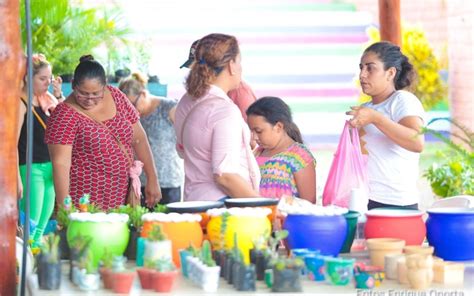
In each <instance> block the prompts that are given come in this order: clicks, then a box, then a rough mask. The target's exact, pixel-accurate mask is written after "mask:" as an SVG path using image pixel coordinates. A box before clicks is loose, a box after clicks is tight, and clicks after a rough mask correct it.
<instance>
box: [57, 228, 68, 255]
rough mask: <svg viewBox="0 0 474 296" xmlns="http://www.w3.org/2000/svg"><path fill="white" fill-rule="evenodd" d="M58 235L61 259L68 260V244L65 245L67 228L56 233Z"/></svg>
mask: <svg viewBox="0 0 474 296" xmlns="http://www.w3.org/2000/svg"><path fill="white" fill-rule="evenodd" d="M58 234H59V246H58V247H59V250H60V254H61V259H69V256H70V254H69V253H70V249H69V244H68V243H67V238H66V234H67V228H63V229H61V230H59V231H58Z"/></svg>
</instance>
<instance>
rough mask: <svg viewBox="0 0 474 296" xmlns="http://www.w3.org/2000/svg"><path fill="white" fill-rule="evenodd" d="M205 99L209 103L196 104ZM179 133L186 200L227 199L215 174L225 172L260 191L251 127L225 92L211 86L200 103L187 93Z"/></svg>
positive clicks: (178, 116) (177, 122) (180, 108)
mask: <svg viewBox="0 0 474 296" xmlns="http://www.w3.org/2000/svg"><path fill="white" fill-rule="evenodd" d="M203 100H209V101H208V102H203V103H202V104H199V105H196V104H198V103H199V102H201V101H203ZM194 106H196V110H194V111H192V113H190V112H191V110H192V108H193V107H194ZM188 113H190V115H189V118H187V119H186V116H187V115H188ZM185 120H186V122H185V126H184V127H183V123H184V121H185ZM182 128H183V130H182V131H181V129H182ZM175 131H176V138H177V141H176V142H177V147H176V149H177V150H178V153H179V154H180V156H182V157H183V158H184V172H185V184H184V199H185V200H218V199H221V198H223V197H225V196H226V194H225V193H224V192H223V191H222V190H221V189H220V188H219V187H218V186H217V184H216V183H215V182H214V174H217V175H222V174H223V173H235V174H239V175H240V176H242V178H244V179H245V180H247V181H248V182H249V184H252V187H253V188H254V189H255V190H256V191H257V192H258V188H259V182H260V172H259V168H258V164H257V162H256V160H255V157H254V156H253V154H252V151H251V149H250V131H249V128H248V126H247V124H246V123H245V121H244V120H243V118H242V115H241V114H240V111H239V109H238V108H237V106H236V105H235V104H234V103H232V101H231V100H230V98H229V97H228V96H227V94H226V93H225V92H224V91H223V90H222V89H220V88H219V87H217V86H214V85H211V86H210V88H209V92H208V93H206V94H205V95H204V96H203V97H202V98H200V99H198V100H193V97H191V96H190V95H188V94H185V95H184V96H183V97H182V98H181V100H180V101H179V103H178V105H177V107H176V117H175ZM181 135H182V139H181Z"/></svg>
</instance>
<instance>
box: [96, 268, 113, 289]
mask: <svg viewBox="0 0 474 296" xmlns="http://www.w3.org/2000/svg"><path fill="white" fill-rule="evenodd" d="M99 273H100V276H101V277H102V282H103V283H104V289H110V290H111V289H112V288H113V287H114V282H113V277H112V269H110V268H105V267H101V268H100V269H99Z"/></svg>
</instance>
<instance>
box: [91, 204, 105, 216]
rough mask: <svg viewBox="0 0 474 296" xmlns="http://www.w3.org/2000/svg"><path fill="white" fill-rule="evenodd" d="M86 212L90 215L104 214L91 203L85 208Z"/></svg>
mask: <svg viewBox="0 0 474 296" xmlns="http://www.w3.org/2000/svg"><path fill="white" fill-rule="evenodd" d="M87 211H88V212H89V213H91V214H94V213H103V212H104V211H103V210H102V209H101V208H100V207H99V206H97V205H96V204H93V203H91V204H89V205H88V206H87Z"/></svg>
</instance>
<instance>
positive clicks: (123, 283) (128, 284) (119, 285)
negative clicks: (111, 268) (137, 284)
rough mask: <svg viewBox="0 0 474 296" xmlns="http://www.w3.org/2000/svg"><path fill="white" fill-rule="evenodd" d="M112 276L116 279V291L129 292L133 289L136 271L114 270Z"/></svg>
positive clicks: (114, 288)
mask: <svg viewBox="0 0 474 296" xmlns="http://www.w3.org/2000/svg"><path fill="white" fill-rule="evenodd" d="M112 278H113V281H114V287H113V291H114V293H119V294H128V293H130V290H131V289H132V284H133V280H134V279H135V272H131V271H129V272H114V273H113V274H112Z"/></svg>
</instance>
